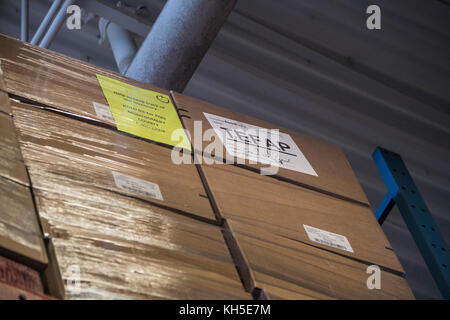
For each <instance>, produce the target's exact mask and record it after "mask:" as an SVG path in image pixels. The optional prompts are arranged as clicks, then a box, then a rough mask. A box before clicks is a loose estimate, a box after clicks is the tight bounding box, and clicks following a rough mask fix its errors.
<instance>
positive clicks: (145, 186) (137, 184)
mask: <svg viewBox="0 0 450 320" xmlns="http://www.w3.org/2000/svg"><path fill="white" fill-rule="evenodd" d="M112 175H113V177H114V182H115V183H116V186H117V187H118V188H121V189H124V190H127V191H130V192H134V193H138V194H141V195H143V196H147V197H150V198H153V199H157V200H164V199H163V196H162V194H161V190H159V186H158V185H157V184H156V183H153V182H150V181H145V180H142V179H139V178H135V177H130V176H127V175H125V174H121V173H118V172H115V171H113V172H112Z"/></svg>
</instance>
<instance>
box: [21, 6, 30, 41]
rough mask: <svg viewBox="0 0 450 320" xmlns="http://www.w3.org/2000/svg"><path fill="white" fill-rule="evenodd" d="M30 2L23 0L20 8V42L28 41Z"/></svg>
mask: <svg viewBox="0 0 450 320" xmlns="http://www.w3.org/2000/svg"><path fill="white" fill-rule="evenodd" d="M28 12H29V3H28V0H22V2H21V6H20V40H22V41H28Z"/></svg>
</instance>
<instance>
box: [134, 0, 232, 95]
mask: <svg viewBox="0 0 450 320" xmlns="http://www.w3.org/2000/svg"><path fill="white" fill-rule="evenodd" d="M235 4H236V0H168V1H167V3H166V5H165V6H164V8H163V10H162V11H161V13H160V15H159V16H158V19H157V20H156V22H155V24H154V25H153V27H152V29H151V30H150V32H149V34H148V35H147V37H146V39H145V41H144V43H143V44H142V46H141V47H140V48H139V51H138V53H137V54H136V56H135V57H134V59H133V62H132V63H131V65H130V67H129V68H128V70H127V72H126V76H128V77H130V78H133V79H136V80H139V81H142V82H146V83H149V84H153V85H155V86H158V87H161V88H165V89H173V90H175V91H179V92H182V91H183V90H184V88H185V87H186V85H187V83H188V81H189V80H190V78H191V77H192V75H193V74H194V72H195V70H196V69H197V67H198V65H199V64H200V62H201V60H202V58H203V56H204V55H205V53H206V51H207V50H208V48H209V47H210V45H211V43H212V42H213V40H214V39H215V37H216V35H217V33H218V32H219V30H220V28H221V27H222V25H223V24H224V22H225V20H226V18H227V17H228V15H229V13H230V12H231V10H232V9H233V7H234V5H235Z"/></svg>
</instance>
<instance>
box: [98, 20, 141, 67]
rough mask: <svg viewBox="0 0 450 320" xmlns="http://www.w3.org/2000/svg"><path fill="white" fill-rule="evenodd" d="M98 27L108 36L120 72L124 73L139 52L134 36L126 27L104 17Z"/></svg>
mask: <svg viewBox="0 0 450 320" xmlns="http://www.w3.org/2000/svg"><path fill="white" fill-rule="evenodd" d="M98 27H99V29H100V33H101V34H102V38H103V37H105V35H106V36H107V37H108V41H109V44H110V45H111V49H112V52H113V55H114V59H115V60H116V64H117V67H118V69H119V72H120V73H121V74H124V73H125V72H126V71H127V69H128V67H129V65H130V63H131V61H132V60H133V58H134V56H135V55H136V52H137V48H136V44H135V43H134V40H133V38H132V37H131V35H130V33H129V32H128V31H127V30H125V29H124V28H122V27H121V26H119V25H118V24H116V23H113V22H110V21H108V20H106V19H103V18H100V19H99V21H98Z"/></svg>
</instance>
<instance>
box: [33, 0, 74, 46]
mask: <svg viewBox="0 0 450 320" xmlns="http://www.w3.org/2000/svg"><path fill="white" fill-rule="evenodd" d="M73 2H74V0H65V1H64V3H63V4H62V6H61V8H60V9H59V11H58V13H57V14H56V17H55V19H54V20H53V22H52V24H51V25H50V27H49V28H48V30H47V32H46V33H45V36H44V38H43V39H42V41H41V43H40V44H39V47H41V48H48V47H49V46H50V44H51V43H52V41H53V39H54V38H55V37H56V35H57V34H58V31H59V29H61V26H62V25H63V23H64V21H65V20H66V12H67V7H69V6H70V5H72V4H73Z"/></svg>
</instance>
